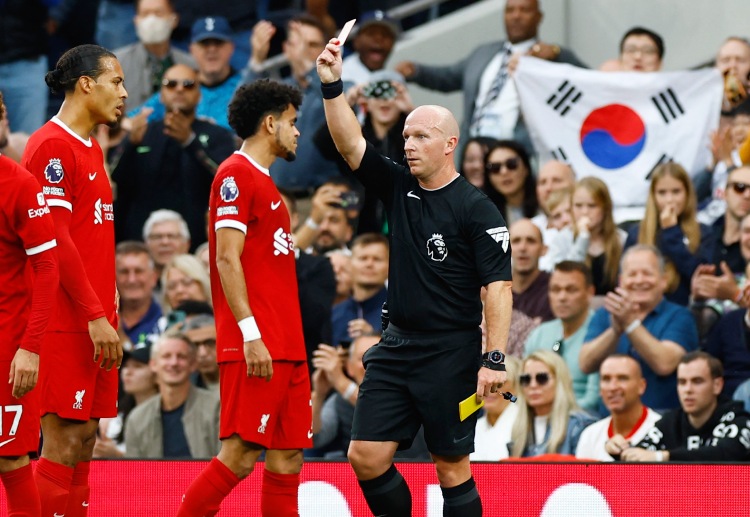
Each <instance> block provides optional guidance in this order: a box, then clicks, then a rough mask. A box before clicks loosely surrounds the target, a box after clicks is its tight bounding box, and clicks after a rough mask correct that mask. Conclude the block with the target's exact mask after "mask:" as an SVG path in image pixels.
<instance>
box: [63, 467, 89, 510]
mask: <svg viewBox="0 0 750 517" xmlns="http://www.w3.org/2000/svg"><path fill="white" fill-rule="evenodd" d="M90 466H91V462H89V461H81V462H79V463H78V465H76V468H75V470H74V471H73V482H72V483H71V484H70V495H68V509H67V510H65V517H86V516H87V515H88V513H89V494H90V493H91V487H89V468H90Z"/></svg>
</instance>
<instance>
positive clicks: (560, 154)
mask: <svg viewBox="0 0 750 517" xmlns="http://www.w3.org/2000/svg"><path fill="white" fill-rule="evenodd" d="M550 154H552V157H553V158H554V159H555V160H557V161H558V162H563V163H570V162H569V161H568V155H567V154H565V151H564V150H563V148H562V147H558V148H557V149H553V150H552V151H550Z"/></svg>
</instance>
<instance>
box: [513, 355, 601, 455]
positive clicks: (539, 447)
mask: <svg viewBox="0 0 750 517" xmlns="http://www.w3.org/2000/svg"><path fill="white" fill-rule="evenodd" d="M522 372H523V373H521V375H520V376H519V378H518V383H519V385H520V386H521V391H520V393H519V396H518V416H517V417H516V421H515V423H514V424H513V431H512V433H511V439H512V441H511V443H510V444H509V449H510V455H511V456H513V457H516V458H520V457H531V456H540V455H542V454H570V455H574V454H575V451H576V447H577V446H578V439H579V438H580V436H581V433H582V432H583V430H584V429H585V428H586V427H587V426H588V425H590V424H592V423H594V421H595V420H596V419H595V418H593V417H592V416H591V415H589V414H588V413H586V412H585V411H583V410H581V409H580V408H579V407H578V404H577V403H576V398H575V395H574V394H573V382H572V381H571V378H570V371H569V370H568V366H567V365H566V364H565V361H564V360H563V358H562V357H561V356H560V355H559V354H557V353H555V352H552V351H550V350H537V351H536V352H534V353H532V354H530V355H529V356H528V357H527V358H526V359H524V361H523V369H522Z"/></svg>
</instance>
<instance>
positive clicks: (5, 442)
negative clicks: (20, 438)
mask: <svg viewBox="0 0 750 517" xmlns="http://www.w3.org/2000/svg"><path fill="white" fill-rule="evenodd" d="M13 440H15V438H11V439H9V440H5V441H4V442H0V447H2V446H3V445H7V444H9V443H10V442H12V441H13Z"/></svg>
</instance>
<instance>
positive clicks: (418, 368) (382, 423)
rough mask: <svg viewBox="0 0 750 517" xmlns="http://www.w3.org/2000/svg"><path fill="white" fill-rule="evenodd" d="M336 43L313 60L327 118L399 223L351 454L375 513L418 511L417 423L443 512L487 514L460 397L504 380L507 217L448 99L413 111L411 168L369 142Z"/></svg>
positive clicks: (471, 423)
mask: <svg viewBox="0 0 750 517" xmlns="http://www.w3.org/2000/svg"><path fill="white" fill-rule="evenodd" d="M337 43H338V41H337V40H335V39H333V40H331V41H330V42H329V43H328V45H327V46H326V49H325V50H324V51H323V53H322V54H321V55H320V56H319V57H318V60H317V68H318V74H319V75H320V79H321V83H322V89H323V98H324V99H325V100H324V105H325V112H326V120H327V122H328V128H329V129H330V131H331V135H332V136H333V140H334V142H335V143H336V147H337V149H338V150H339V152H340V153H341V155H342V156H343V157H344V159H345V160H346V162H347V163H348V164H349V166H350V167H351V169H352V170H353V171H355V174H356V175H357V177H358V178H359V180H360V181H361V182H362V183H363V184H364V186H365V189H366V191H367V192H368V193H369V194H374V195H375V196H377V197H378V198H380V199H381V200H382V201H383V204H384V205H385V207H386V213H387V216H388V221H389V222H390V227H391V228H392V230H391V237H390V238H391V255H390V284H389V289H388V308H389V311H390V325H389V326H388V328H387V329H386V331H385V332H384V333H383V337H382V340H381V342H380V343H378V345H377V346H375V347H373V348H371V349H370V350H369V351H368V352H367V353H366V354H365V356H364V358H363V360H364V364H365V367H366V373H365V378H364V380H363V382H362V384H361V386H360V390H359V398H358V400H357V405H356V408H355V414H354V422H353V424H352V442H351V445H350V446H349V461H350V462H351V464H352V467H353V468H354V471H355V473H356V475H357V479H358V480H359V484H360V487H361V488H362V492H363V493H364V496H365V499H366V500H367V504H368V505H369V507H370V510H371V511H372V512H373V514H374V515H379V516H384V515H387V516H399V517H400V516H406V515H411V493H410V492H409V487H408V486H407V484H406V482H405V481H404V479H403V477H402V476H401V474H399V472H398V471H397V470H396V468H395V467H394V465H393V455H394V453H395V452H396V450H397V449H403V448H406V447H408V446H409V445H410V444H411V441H412V440H413V438H414V436H415V434H416V433H417V430H418V429H419V426H420V424H422V425H424V429H425V440H426V442H427V446H428V448H429V450H430V453H431V454H432V457H433V460H434V461H435V468H436V470H437V476H438V480H439V481H440V487H441V490H442V492H443V500H444V505H445V506H444V514H443V515H445V516H459V515H460V516H462V517H473V516H480V515H481V514H482V503H481V501H480V499H479V493H478V492H477V488H476V484H475V483H474V479H473V478H472V475H471V469H470V465H469V453H471V452H473V451H474V428H475V424H476V413H474V415H472V416H471V417H470V418H467V419H466V420H464V421H463V422H462V421H460V418H459V411H458V405H459V402H460V401H461V400H463V399H465V398H467V397H469V396H471V395H472V394H473V393H474V392H476V396H477V397H478V398H479V399H481V398H482V397H484V396H486V395H487V394H488V393H490V392H495V391H497V390H499V389H500V388H501V387H502V385H503V383H504V381H505V365H504V364H503V360H504V355H503V353H502V350H503V349H504V348H505V345H506V342H507V340H508V329H509V327H510V314H511V307H512V293H511V272H510V246H509V235H508V230H507V227H506V223H505V221H504V220H503V217H502V216H501V215H500V213H499V212H498V210H497V209H496V208H495V206H494V205H493V204H492V203H491V202H490V201H489V199H487V197H486V196H485V195H483V194H482V193H480V192H479V191H478V190H477V189H476V188H474V187H473V186H471V185H470V184H469V183H468V182H467V181H465V180H464V178H463V177H461V176H459V174H458V173H457V172H456V169H455V166H454V152H455V150H456V145H457V143H458V124H457V123H456V120H455V118H454V117H453V115H452V114H451V113H450V111H448V110H447V109H445V108H442V107H440V106H421V107H419V108H417V109H415V110H414V111H413V112H412V113H411V114H410V115H409V116H408V117H407V119H406V124H405V126H404V133H403V135H404V150H405V152H406V160H407V162H408V168H407V167H404V166H402V165H398V164H396V163H395V162H393V161H392V160H390V159H389V158H387V157H385V156H382V155H380V154H378V152H377V151H376V150H375V148H374V147H372V145H371V144H368V143H367V142H366V141H365V139H364V138H363V137H362V132H361V129H360V126H359V123H358V122H357V119H356V117H355V116H354V113H353V112H352V110H351V108H350V107H349V105H348V104H347V102H346V99H345V97H344V95H342V92H343V85H342V82H341V48H340V47H339V46H338V45H337ZM482 286H486V288H487V296H486V300H485V317H486V320H487V350H488V352H487V353H485V354H484V355H482V350H481V346H482V345H481V332H480V330H479V324H480V322H481V319H482V303H481V300H480V290H481V287H482Z"/></svg>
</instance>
